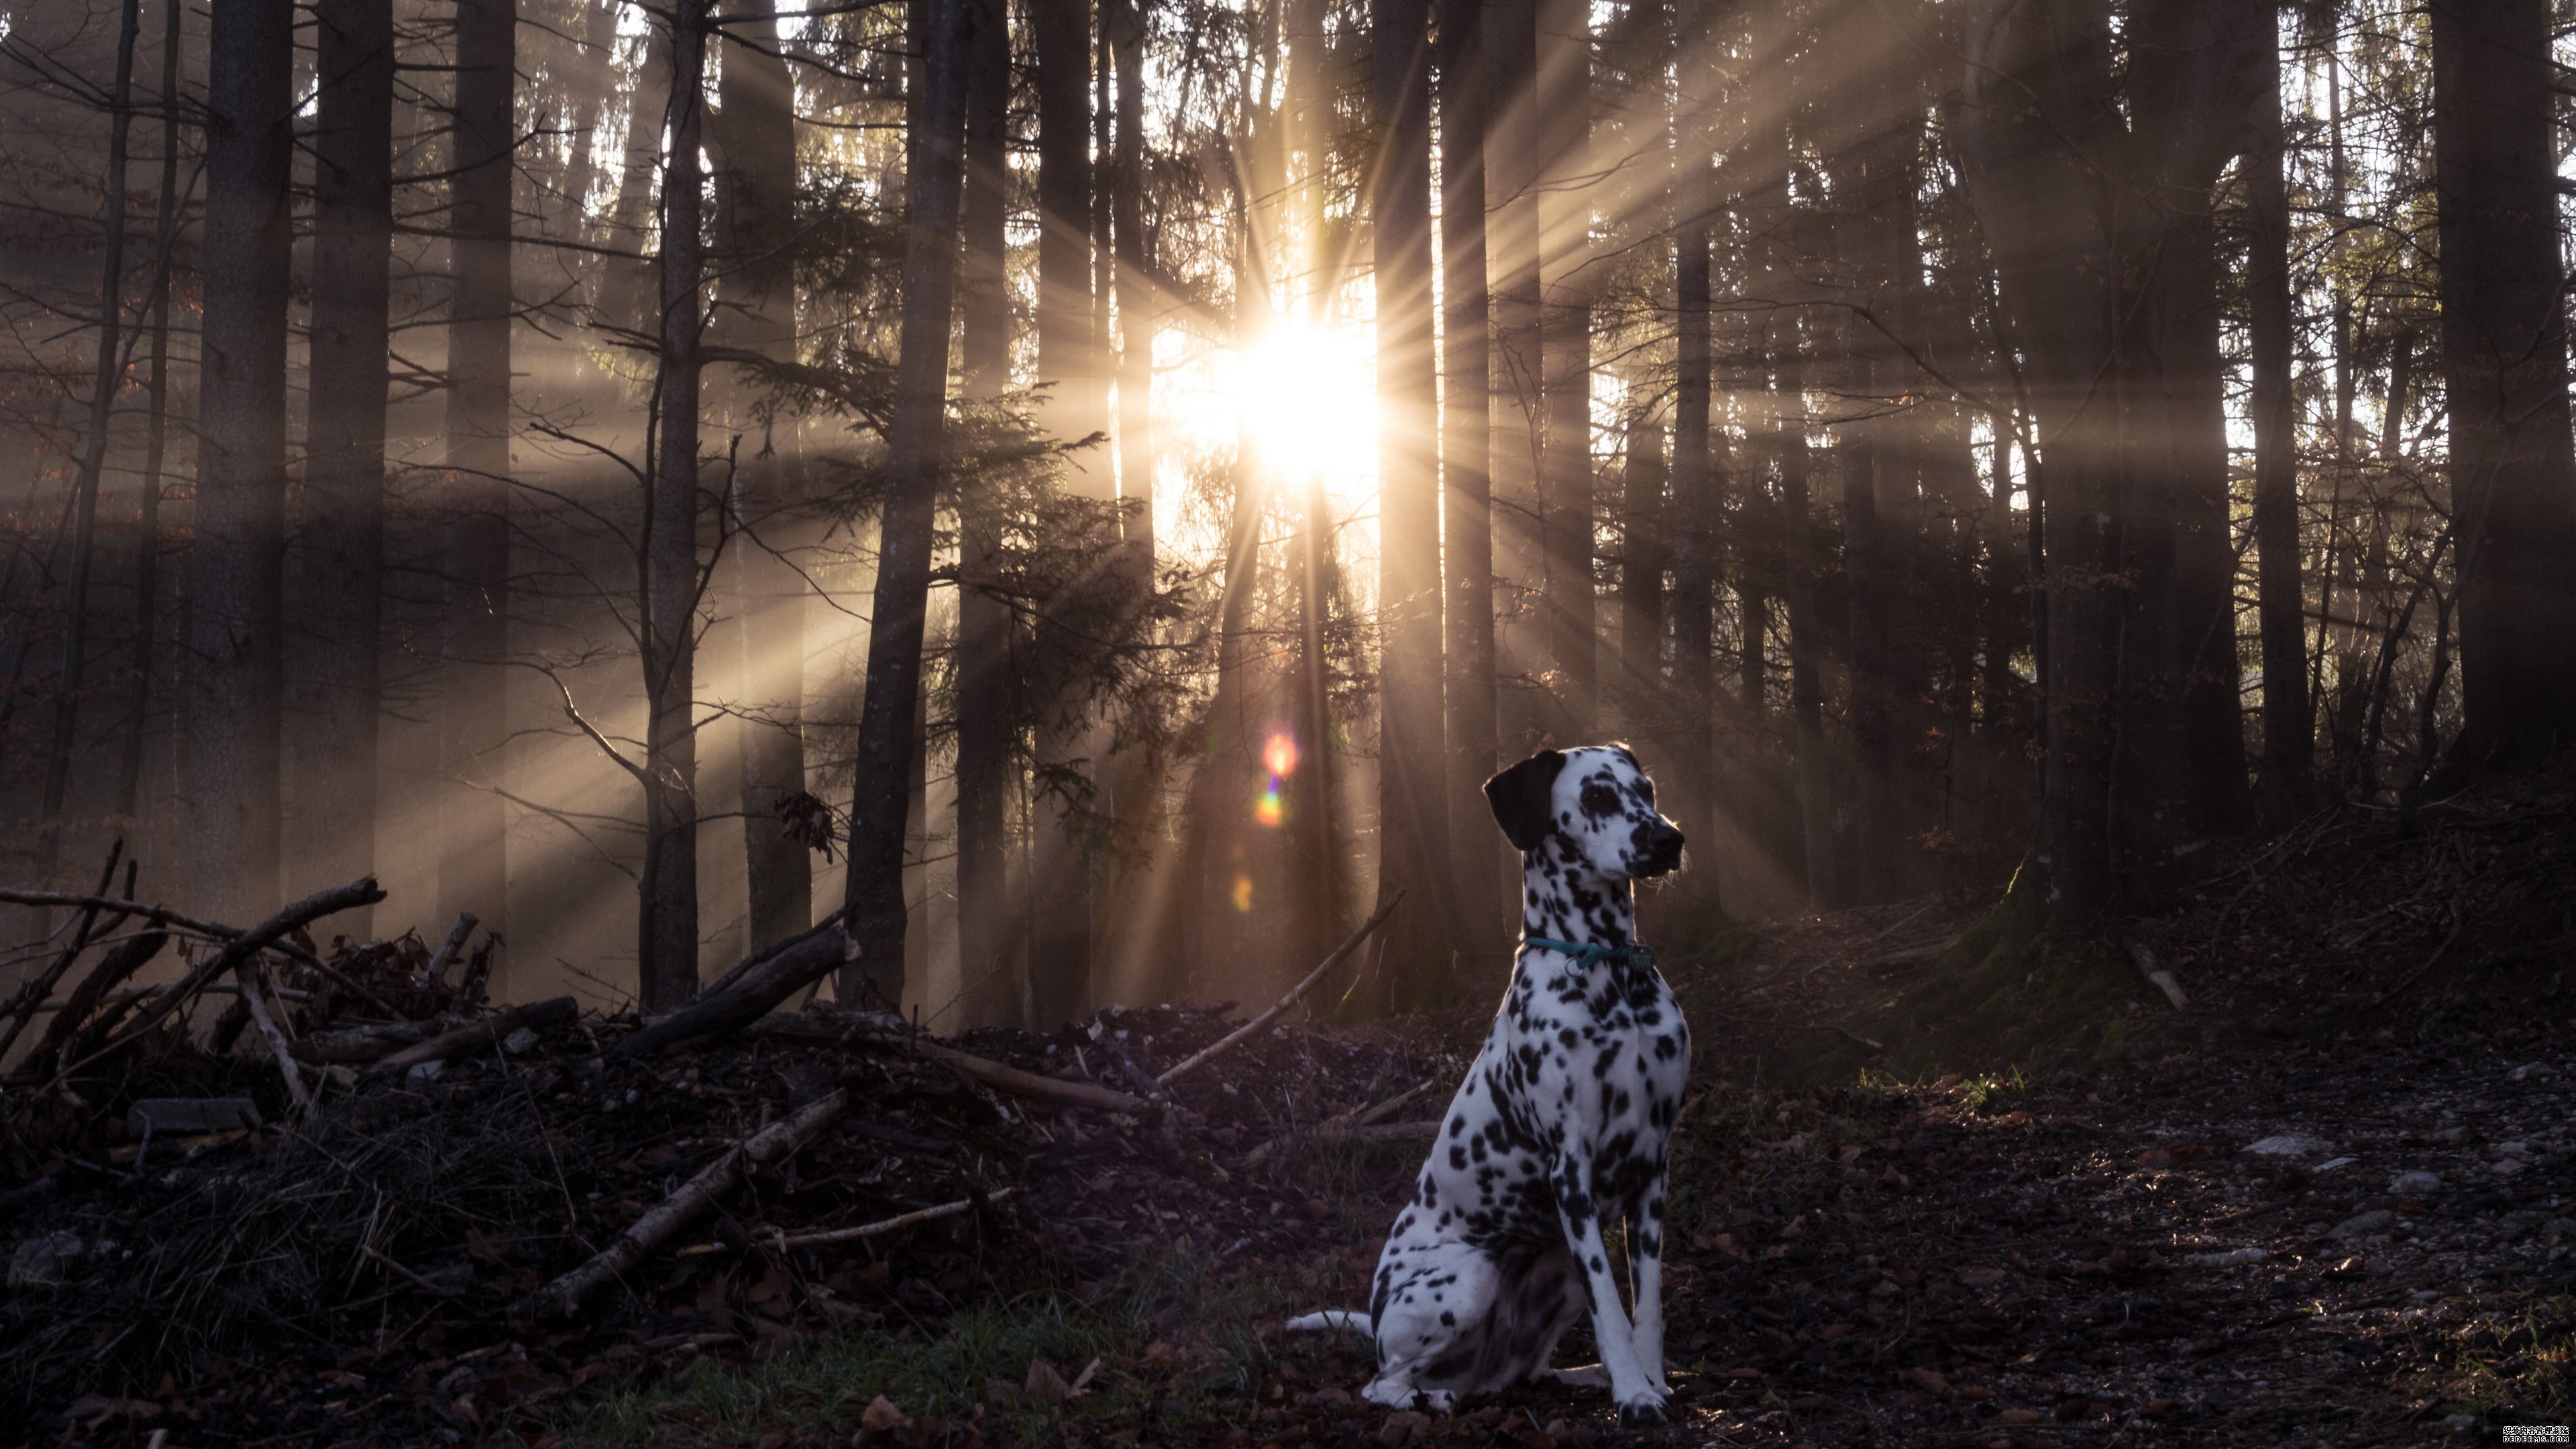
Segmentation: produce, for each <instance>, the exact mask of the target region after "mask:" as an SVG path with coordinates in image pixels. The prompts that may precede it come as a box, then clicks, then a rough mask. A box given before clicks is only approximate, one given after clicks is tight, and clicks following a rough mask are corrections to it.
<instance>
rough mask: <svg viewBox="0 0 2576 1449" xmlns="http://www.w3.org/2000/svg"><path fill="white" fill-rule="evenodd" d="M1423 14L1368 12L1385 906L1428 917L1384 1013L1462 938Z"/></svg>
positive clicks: (1442, 982)
mask: <svg viewBox="0 0 2576 1449" xmlns="http://www.w3.org/2000/svg"><path fill="white" fill-rule="evenodd" d="M1430 21H1431V11H1430V5H1429V3H1428V0H1371V3H1370V6H1369V23H1370V26H1371V39H1370V46H1369V54H1370V89H1371V92H1372V94H1373V96H1374V99H1375V105H1374V108H1373V111H1372V115H1373V118H1374V121H1375V125H1376V131H1377V134H1378V135H1379V136H1380V137H1382V138H1383V149H1382V150H1381V151H1380V153H1379V156H1378V161H1377V165H1376V167H1375V168H1374V174H1373V175H1372V176H1371V177H1370V186H1369V218H1370V228H1369V235H1370V238H1371V250H1372V258H1371V260H1372V263H1373V265H1374V267H1375V272H1376V283H1377V387H1378V398H1379V418H1380V422H1379V425H1378V498H1379V503H1378V519H1379V522H1378V531H1379V532H1378V610H1379V615H1380V630H1381V637H1382V638H1383V640H1384V644H1383V653H1382V656H1381V660H1380V665H1379V678H1380V680H1381V681H1382V685H1381V690H1380V697H1379V702H1378V717H1379V732H1378V898H1379V899H1380V900H1384V899H1386V898H1387V897H1389V896H1391V895H1393V894H1394V893H1395V892H1396V891H1397V890H1398V889H1402V890H1405V891H1407V892H1409V893H1411V894H1412V895H1413V896H1414V898H1415V899H1416V900H1417V901H1419V902H1420V908H1419V909H1416V910H1413V911H1410V912H1407V913H1406V915H1405V919H1404V921H1402V922H1398V923H1396V924H1395V925H1394V926H1392V927H1391V928H1390V929H1391V934H1390V935H1389V936H1388V937H1387V938H1386V945H1385V949H1384V951H1383V953H1382V954H1381V956H1380V958H1379V959H1380V960H1381V961H1382V962H1383V963H1384V969H1385V972H1386V980H1387V984H1388V989H1389V999H1388V1005H1389V1006H1391V1007H1395V1008H1398V1009H1407V1010H1419V1009H1422V1008H1424V1007H1427V1006H1429V1005H1431V1004H1432V1003H1434V1002H1436V1001H1438V1000H1440V999H1442V992H1443V989H1444V988H1445V987H1446V986H1447V985H1448V984H1449V981H1450V964H1451V960H1450V958H1451V952H1452V950H1453V949H1454V947H1455V944H1456V938H1455V934H1454V932H1453V931H1452V929H1451V913H1450V910H1449V900H1448V896H1449V891H1448V886H1449V880H1448V877H1449V875H1450V858H1449V811H1448V804H1447V801H1446V798H1445V794H1444V786H1445V777H1446V774H1447V768H1448V767H1447V761H1446V753H1447V752H1446V750H1445V748H1444V744H1443V740H1442V735H1441V697H1440V680H1441V658H1440V591H1441V590H1440V480H1439V471H1438V452H1437V448H1438V442H1437V440H1438V437H1439V423H1440V419H1439V415H1438V396H1437V394H1438V387H1439V380H1438V377H1437V375H1436V373H1435V372H1434V370H1433V369H1434V358H1433V353H1432V295H1431V66H1430V44H1431V35H1430V28H1431V27H1430Z"/></svg>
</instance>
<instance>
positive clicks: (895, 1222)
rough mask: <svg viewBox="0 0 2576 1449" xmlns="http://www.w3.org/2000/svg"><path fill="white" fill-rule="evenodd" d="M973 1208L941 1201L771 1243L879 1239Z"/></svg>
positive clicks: (971, 1202) (994, 1198)
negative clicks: (904, 1211) (881, 1219)
mask: <svg viewBox="0 0 2576 1449" xmlns="http://www.w3.org/2000/svg"><path fill="white" fill-rule="evenodd" d="M1017 1190H1018V1189H1016V1188H1008V1187H1006V1188H1002V1189H1001V1190H999V1191H997V1192H992V1193H987V1194H986V1195H985V1197H984V1201H985V1202H987V1203H997V1202H1000V1201H1001V1200H1002V1199H1004V1198H1006V1197H1009V1196H1010V1195H1011V1194H1012V1193H1013V1192H1015V1191H1017ZM974 1206H975V1199H973V1198H971V1197H968V1198H960V1199H958V1200H957V1201H955V1202H944V1203H941V1204H940V1205H939V1206H937V1207H926V1208H919V1209H916V1210H915V1211H912V1212H908V1213H903V1214H901V1215H899V1216H896V1217H890V1218H886V1219H884V1220H883V1221H881V1222H873V1223H862V1224H860V1225H859V1226H857V1227H855V1228H834V1229H832V1230H830V1231H829V1232H821V1233H791V1234H786V1235H783V1236H780V1237H778V1238H776V1239H773V1241H774V1242H776V1243H777V1244H778V1246H780V1247H782V1248H811V1247H816V1246H819V1245H821V1244H824V1243H854V1242H857V1241H858V1240H859V1239H861V1238H881V1237H884V1236H885V1235H886V1234H888V1233H893V1232H900V1231H902V1230H903V1229H905V1228H909V1227H915V1226H917V1225H919V1224H922V1223H935V1222H937V1221H939V1220H940V1219H941V1218H953V1217H957V1216H959V1215H960V1214H963V1213H966V1212H969V1211H971V1210H973V1208H974Z"/></svg>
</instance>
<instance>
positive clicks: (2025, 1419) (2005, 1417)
mask: <svg viewBox="0 0 2576 1449" xmlns="http://www.w3.org/2000/svg"><path fill="white" fill-rule="evenodd" d="M1995 1417H1996V1418H1998V1419H2001V1420H2002V1421H2003V1422H2005V1423H2007V1424H2036V1423H2038V1422H2039V1421H2040V1419H2041V1418H2042V1417H2043V1416H2042V1415H2041V1414H2040V1412H2039V1411H2038V1410H2037V1409H2006V1410H2004V1411H2003V1412H2002V1413H2000V1414H1997V1415H1996V1416H1995Z"/></svg>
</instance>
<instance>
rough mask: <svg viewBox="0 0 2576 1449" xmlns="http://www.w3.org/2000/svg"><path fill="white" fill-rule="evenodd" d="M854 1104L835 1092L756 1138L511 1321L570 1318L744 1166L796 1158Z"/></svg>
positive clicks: (726, 1188) (519, 1306)
mask: <svg viewBox="0 0 2576 1449" xmlns="http://www.w3.org/2000/svg"><path fill="white" fill-rule="evenodd" d="M849 1104H850V1094H849V1093H848V1092H846V1091H839V1090H835V1091H833V1092H830V1093H828V1094H826V1095H825V1096H823V1097H821V1098H818V1099H817V1100H815V1101H814V1102H811V1103H809V1104H807V1105H806V1106H805V1107H803V1108H800V1109H799V1110H798V1111H797V1112H796V1113H795V1114H794V1115H793V1116H790V1117H788V1118H786V1119H785V1120H783V1121H779V1122H773V1123H771V1124H770V1125H769V1126H767V1127H765V1128H763V1129H761V1130H760V1131H758V1132H756V1133H753V1134H752V1135H751V1137H750V1138H749V1139H748V1140H746V1141H744V1142H743V1143H741V1144H740V1145H738V1146H735V1147H733V1148H730V1149H728V1150H727V1151H726V1152H725V1153H724V1155H723V1156H721V1157H718V1158H717V1159H716V1160H715V1161H713V1162H710V1163H708V1164H707V1165H706V1166H704V1167H702V1168H700V1169H698V1174H697V1176H695V1177H692V1178H690V1179H689V1180H688V1182H686V1183H685V1184H683V1185H682V1186H681V1187H680V1189H679V1191H677V1192H674V1193H672V1194H671V1195H670V1196H669V1197H666V1198H664V1199H662V1201H661V1202H660V1203H659V1204H657V1205H656V1206H654V1207H653V1208H651V1209H650V1210H648V1211H647V1212H646V1213H645V1214H644V1216H642V1217H640V1218H637V1219H636V1220H635V1223H634V1225H633V1226H632V1227H629V1228H628V1229H627V1230H626V1231H625V1232H623V1233H620V1234H618V1235H617V1240H616V1241H615V1242H613V1243H610V1244H609V1245H608V1246H607V1247H606V1248H604V1249H602V1250H600V1252H599V1253H598V1254H597V1255H596V1256H594V1257H592V1258H591V1260H590V1261H589V1262H587V1263H584V1264H582V1265H581V1266H580V1267H578V1268H575V1269H573V1270H572V1271H571V1272H569V1273H566V1274H564V1275H563V1276H562V1277H560V1278H557V1279H556V1280H554V1281H553V1282H551V1283H548V1284H547V1285H546V1286H544V1287H543V1288H540V1289H538V1290H537V1291H536V1292H534V1293H531V1294H529V1295H528V1296H527V1297H525V1298H522V1299H520V1300H519V1301H518V1302H517V1303H515V1304H512V1305H511V1307H510V1316H511V1317H512V1318H517V1319H546V1318H561V1317H564V1316H566V1315H569V1314H570V1313H572V1311H573V1310H575V1309H577V1308H579V1307H580V1306H581V1304H582V1300H584V1299H586V1298H588V1297H589V1296H590V1295H591V1294H592V1293H594V1292H597V1291H598V1290H599V1288H600V1287H601V1286H602V1285H603V1284H605V1283H607V1282H608V1280H610V1279H611V1278H615V1277H617V1276H619V1275H620V1274H623V1273H625V1272H627V1271H628V1270H630V1269H632V1268H633V1267H634V1266H635V1265H636V1264H638V1263H640V1262H642V1261H644V1255H645V1254H647V1253H650V1252H652V1251H653V1250H654V1249H655V1248H658V1247H660V1246H661V1245H662V1244H663V1243H665V1242H667V1241H669V1240H670V1238H671V1235H672V1234H674V1233H676V1232H678V1231H679V1230H680V1229H681V1228H682V1227H684V1226H686V1225H687V1224H688V1222H689V1220H690V1219H692V1218H694V1217H696V1216H697V1215H698V1214H699V1213H702V1212H704V1211H706V1210H707V1209H708V1208H709V1207H711V1206H713V1205H714V1204H715V1200H716V1199H717V1198H719V1197H722V1196H723V1195H724V1194H726V1193H727V1192H730V1191H731V1190H732V1189H733V1186H734V1184H735V1183H737V1182H739V1181H741V1180H742V1170H743V1166H744V1164H746V1163H750V1164H753V1165H759V1164H762V1163H767V1162H771V1161H774V1160H776V1159H778V1158H782V1157H786V1156H788V1155H790V1154H792V1153H794V1152H795V1151H796V1150H797V1149H798V1148H801V1147H803V1146H804V1145H805V1144H806V1143H807V1142H809V1141H811V1140H813V1137H814V1135H815V1134H816V1133H818V1132H821V1131H822V1130H823V1129H824V1128H825V1127H826V1126H829V1125H830V1124H831V1123H833V1122H835V1121H837V1120H839V1118H840V1115H841V1112H842V1111H843V1109H845V1108H847V1107H848V1106H849Z"/></svg>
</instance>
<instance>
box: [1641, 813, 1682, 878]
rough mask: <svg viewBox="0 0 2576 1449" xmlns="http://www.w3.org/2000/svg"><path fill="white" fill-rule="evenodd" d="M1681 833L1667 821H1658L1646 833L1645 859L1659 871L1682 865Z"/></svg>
mask: <svg viewBox="0 0 2576 1449" xmlns="http://www.w3.org/2000/svg"><path fill="white" fill-rule="evenodd" d="M1683 844H1684V840H1683V836H1682V833H1681V831H1680V830H1679V829H1677V828H1676V827H1675V826H1674V825H1673V823H1672V822H1671V821H1669V820H1658V821H1656V822H1655V824H1654V828H1653V829H1651V830H1649V831H1647V832H1646V853H1647V858H1648V859H1649V860H1650V861H1651V862H1652V863H1653V864H1654V865H1655V867H1656V868H1658V869H1659V870H1672V869H1675V868H1677V867H1679V866H1680V865H1681V863H1682V845H1683Z"/></svg>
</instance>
